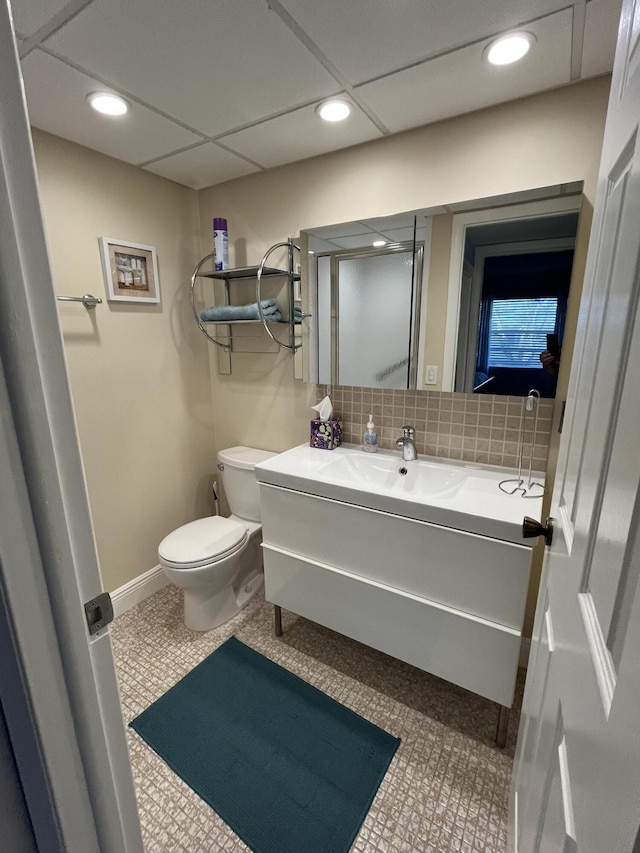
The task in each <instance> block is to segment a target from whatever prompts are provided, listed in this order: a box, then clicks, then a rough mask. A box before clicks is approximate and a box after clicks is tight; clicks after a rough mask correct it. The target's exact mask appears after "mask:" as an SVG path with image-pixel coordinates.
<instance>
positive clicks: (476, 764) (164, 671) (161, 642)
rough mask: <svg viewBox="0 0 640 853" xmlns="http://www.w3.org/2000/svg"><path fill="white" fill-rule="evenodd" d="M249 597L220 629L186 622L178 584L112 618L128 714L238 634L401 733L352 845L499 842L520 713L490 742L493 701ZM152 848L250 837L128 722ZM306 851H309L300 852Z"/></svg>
mask: <svg viewBox="0 0 640 853" xmlns="http://www.w3.org/2000/svg"><path fill="white" fill-rule="evenodd" d="M283 627H284V636H283V637H282V638H280V639H278V638H276V637H275V636H274V633H273V608H272V607H271V605H268V604H266V603H265V601H264V599H260V600H258V598H256V599H254V601H252V602H251V603H250V604H249V606H248V607H247V608H245V610H243V611H242V612H241V613H240V614H238V616H236V617H234V618H233V619H232V620H231V621H229V622H227V623H226V624H225V625H223V626H222V627H221V628H217V629H216V630H213V631H209V632H206V633H204V634H200V633H196V632H193V631H190V630H188V629H187V628H185V626H184V624H183V622H182V594H181V592H180V590H178V589H177V588H175V587H173V586H168V587H165V588H164V589H162V590H160V591H159V592H157V593H156V594H155V595H153V596H151V597H150V598H148V599H147V600H146V601H144V602H142V603H141V604H139V605H138V606H137V607H135V608H133V609H132V610H130V611H128V612H127V613H124V614H123V615H122V616H120V617H119V618H118V619H116V621H115V623H114V625H113V630H112V640H113V646H114V652H115V658H116V667H117V673H118V682H119V685H120V692H121V698H122V706H123V714H124V717H125V721H126V722H127V723H128V722H129V720H131V719H132V718H133V717H135V716H137V714H139V713H140V712H141V711H143V710H144V709H145V708H146V707H147V706H148V705H150V704H151V703H152V702H153V701H154V700H155V699H157V698H158V697H159V696H161V695H162V694H163V693H164V692H165V691H166V690H168V688H169V687H171V686H172V685H173V684H175V682H176V681H178V680H179V679H180V678H182V676H184V675H185V674H186V673H187V672H189V671H190V670H191V669H192V668H193V667H194V666H196V664H198V663H199V662H200V661H201V660H202V659H203V658H204V657H206V656H207V655H208V654H209V653H210V652H212V651H213V650H214V649H216V648H217V647H218V646H219V645H220V644H221V643H223V642H224V641H225V640H226V639H227V638H228V637H230V636H231V635H232V634H235V635H236V636H237V637H238V639H240V640H242V642H244V643H246V644H247V645H249V646H251V647H252V648H254V649H256V650H257V651H259V652H261V653H262V654H264V655H265V656H266V657H268V658H270V659H271V660H274V661H276V662H277V663H279V664H280V665H281V666H284V667H285V668H286V669H289V670H290V671H292V672H294V673H296V675H298V676H300V677H301V678H304V679H305V680H306V681H308V682H310V683H311V684H313V685H315V686H316V687H318V688H319V689H320V690H323V691H324V692H325V693H327V694H329V695H330V696H332V697H333V698H334V699H336V700H337V701H339V702H342V703H343V704H344V705H346V706H347V707H349V708H351V709H352V710H354V711H356V712H357V713H359V714H361V715H362V716H364V717H366V718H367V719H369V720H371V721H372V722H373V723H375V724H376V725H378V726H380V727H382V728H384V729H386V730H387V731H389V732H390V733H391V734H393V735H395V736H397V737H400V738H401V739H402V743H401V744H400V747H399V749H398V751H397V753H396V755H395V757H394V759H393V761H392V763H391V765H390V767H389V770H388V772H387V775H386V777H385V779H384V780H383V782H382V785H381V786H380V789H379V791H378V794H377V796H376V798H375V800H374V802H373V805H372V807H371V810H370V811H369V814H368V815H367V817H366V819H365V821H364V823H363V825H362V827H361V830H360V833H359V835H358V837H357V839H356V841H355V843H354V845H353V848H352V851H353V853H449V851H456V853H478V851H482V853H502V851H505V850H506V824H507V796H508V791H509V783H510V776H511V768H512V762H513V753H514V744H515V739H516V732H517V725H518V715H517V714H512V717H511V722H510V726H509V742H508V746H507V748H506V749H504V750H501V749H498V748H497V747H496V745H495V743H494V741H493V737H494V733H495V724H496V719H497V706H496V705H494V704H493V703H492V702H489V701H488V700H485V699H481V698H480V697H477V696H475V695H474V694H472V693H468V692H467V691H465V690H462V689H461V688H458V687H455V686H453V685H451V684H449V683H447V682H445V681H441V680H440V679H437V678H434V677H433V676H430V675H427V674H426V673H424V672H422V671H420V670H418V669H415V668H414V667H412V666H409V665H408V664H404V663H402V662H400V661H397V660H395V659H394V658H391V657H389V656H387V655H384V654H382V653H380V652H377V651H374V650H373V649H370V648H368V647H367V646H363V645H361V644H360V643H356V642H355V641H353V640H349V639H347V638H345V637H342V636H341V635H339V634H336V633H334V632H333V631H329V630H328V629H326V628H322V627H321V626H319V625H316V624H314V623H312V622H308V621H307V620H305V619H302V618H301V617H297V616H295V615H294V614H291V613H287V612H284V614H283ZM127 732H128V738H129V749H130V753H131V762H132V767H133V774H134V779H135V786H136V793H137V797H138V809H139V813H140V819H141V823H142V832H143V837H144V844H145V851H146V852H147V853H168V852H169V851H170V853H177V851H185V853H204V851H206V853H212V851H216V853H217V851H224V853H232V851H233V853H235V851H247V850H248V848H247V846H246V845H245V844H243V842H242V841H240V839H239V838H238V837H237V836H236V835H235V834H234V832H233V831H232V830H231V829H229V827H227V826H226V824H224V823H223V821H222V820H220V818H218V816H217V815H216V814H215V812H214V811H212V809H211V808H210V807H209V806H208V805H207V804H206V803H204V802H203V801H202V800H201V799H200V798H199V797H198V796H197V795H196V794H195V793H194V792H193V791H192V790H191V789H190V788H189V787H188V786H187V785H186V784H185V783H184V782H183V781H182V780H181V779H180V778H179V777H178V776H176V775H175V774H174V773H173V771H171V770H170V769H169V768H168V767H167V765H166V764H165V763H164V762H163V761H162V760H161V759H160V758H158V757H157V756H156V754H155V753H154V752H153V751H152V750H151V749H150V747H148V746H147V745H146V743H145V742H144V741H143V740H142V739H141V738H140V737H139V736H138V735H137V734H136V733H135V732H134V731H133V730H132V729H127ZM300 853H305V851H300Z"/></svg>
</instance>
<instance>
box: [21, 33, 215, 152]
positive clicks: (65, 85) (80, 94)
mask: <svg viewBox="0 0 640 853" xmlns="http://www.w3.org/2000/svg"><path fill="white" fill-rule="evenodd" d="M22 75H23V78H24V85H25V90H26V94H27V105H28V109H29V120H30V122H31V124H32V125H34V126H35V127H38V128H40V129H41V130H46V131H47V132H48V133H54V134H56V135H57V136H62V137H63V138H64V139H71V140H73V141H74V142H78V143H79V144H80V145H86V146H87V147H88V148H93V149H94V150H95V151H102V153H103V154H108V155H109V156H111V157H116V158H117V159H119V160H124V161H125V162H127V163H142V162H144V161H146V160H150V159H152V158H153V157H159V156H161V155H162V154H167V153H169V152H170V151H175V150H176V149H177V148H182V147H184V146H186V145H191V144H193V143H194V142H198V141H199V139H200V137H198V136H196V135H195V134H193V133H190V132H189V131H188V130H185V129H184V128H182V127H180V126H179V125H177V124H174V123H173V122H171V121H169V120H168V119H165V118H162V116H159V115H157V114H156V113H154V112H152V111H151V110H148V109H147V108H146V107H142V106H140V105H139V104H132V105H131V110H130V111H129V113H127V115H125V116H122V117H118V118H109V117H108V116H103V115H100V114H99V113H97V112H95V110H92V109H91V107H90V106H89V105H88V104H87V102H86V100H85V99H86V96H87V95H88V94H90V93H91V92H95V91H96V90H101V91H102V90H103V89H104V88H105V87H104V86H101V85H98V84H96V82H95V81H94V80H92V79H91V78H90V77H86V76H85V75H84V74H80V73H79V72H78V71H76V70H75V69H74V68H70V67H69V66H68V65H65V63H63V62H61V61H60V60H59V59H55V58H54V57H52V56H49V55H48V54H46V53H43V52H42V51H40V50H35V51H32V52H31V53H30V54H29V55H28V56H27V57H25V59H23V61H22Z"/></svg>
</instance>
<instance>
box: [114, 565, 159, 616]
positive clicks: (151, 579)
mask: <svg viewBox="0 0 640 853" xmlns="http://www.w3.org/2000/svg"><path fill="white" fill-rule="evenodd" d="M168 583H169V579H168V578H167V576H166V575H165V573H164V572H163V571H162V566H154V568H153V569H149V571H148V572H145V573H144V574H143V575H138V577H137V578H134V579H133V580H132V581H129V582H128V583H126V584H124V586H121V587H119V588H118V589H116V590H114V592H112V593H111V603H112V604H113V615H114V617H118V616H120V615H121V614H122V613H126V612H127V610H131V608H132V607H135V606H136V604H140V602H141V601H144V600H145V598H149V596H150V595H153V593H154V592H157V591H158V590H159V589H162V587H164V586H167V584H168Z"/></svg>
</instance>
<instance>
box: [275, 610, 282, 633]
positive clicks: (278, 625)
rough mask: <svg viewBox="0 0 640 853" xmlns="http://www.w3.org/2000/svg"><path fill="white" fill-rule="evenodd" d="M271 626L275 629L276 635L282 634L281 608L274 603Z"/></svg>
mask: <svg viewBox="0 0 640 853" xmlns="http://www.w3.org/2000/svg"><path fill="white" fill-rule="evenodd" d="M273 627H274V630H275V635H276V637H281V636H282V608H281V607H280V606H279V605H277V604H274V605H273Z"/></svg>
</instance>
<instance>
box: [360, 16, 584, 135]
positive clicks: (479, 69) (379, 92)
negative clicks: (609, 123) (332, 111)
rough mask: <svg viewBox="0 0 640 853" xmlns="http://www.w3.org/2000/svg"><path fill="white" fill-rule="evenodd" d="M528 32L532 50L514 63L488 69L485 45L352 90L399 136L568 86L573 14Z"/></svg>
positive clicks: (549, 20) (550, 18)
mask: <svg viewBox="0 0 640 853" xmlns="http://www.w3.org/2000/svg"><path fill="white" fill-rule="evenodd" d="M527 29H528V30H529V31H530V32H533V33H534V34H535V36H536V39H537V41H536V44H535V48H534V49H533V50H532V51H531V53H530V54H529V55H528V56H526V57H525V59H523V60H522V61H521V62H518V63H516V64H515V65H511V66H502V67H497V66H492V65H489V64H488V63H486V62H484V61H483V60H482V51H483V48H484V46H485V44H486V43H485V44H479V45H474V46H472V47H466V48H463V49H462V50H458V51H455V52H453V53H449V54H447V55H446V56H442V57H440V58H438V59H434V60H432V61H430V62H425V63H422V64H421V65H416V66H414V67H413V68H409V69H407V70H405V71H400V72H398V73H397V74H391V75H389V76H387V77H384V78H382V79H380V80H377V81H375V82H373V83H368V84H365V85H364V86H359V87H358V88H357V89H356V92H357V94H358V95H360V96H362V98H363V99H364V101H365V102H366V103H367V104H368V105H369V106H370V107H371V108H372V109H373V111H374V112H375V113H376V115H378V116H379V117H380V118H381V119H382V121H383V122H384V123H385V124H386V125H387V127H388V128H389V129H390V130H391V131H392V132H393V133H397V132H398V131H401V130H406V129H408V128H411V127H418V126H419V125H422V124H429V123H430V122H434V121H439V120H441V119H444V118H448V117H450V116H453V115H460V114H462V113H465V112H470V111H472V110H477V109H481V108H482V107H486V106H489V105H491V104H497V103H501V102H503V101H508V100H512V99H515V98H519V97H524V96H525V95H529V94H532V93H534V92H539V91H544V90H545V89H550V88H552V87H555V86H561V85H564V84H567V83H569V81H570V46H571V29H572V14H571V10H570V9H566V10H565V11H563V12H557V13H556V14H554V15H550V16H548V17H547V18H544V19H542V20H541V21H538V22H536V24H535V25H532V26H529V27H527ZM487 43H488V42H487Z"/></svg>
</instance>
